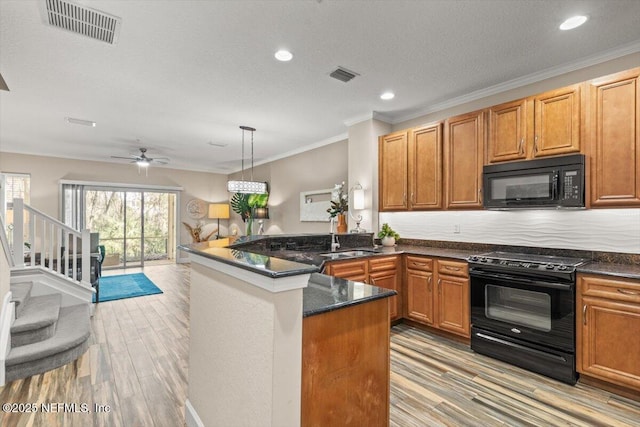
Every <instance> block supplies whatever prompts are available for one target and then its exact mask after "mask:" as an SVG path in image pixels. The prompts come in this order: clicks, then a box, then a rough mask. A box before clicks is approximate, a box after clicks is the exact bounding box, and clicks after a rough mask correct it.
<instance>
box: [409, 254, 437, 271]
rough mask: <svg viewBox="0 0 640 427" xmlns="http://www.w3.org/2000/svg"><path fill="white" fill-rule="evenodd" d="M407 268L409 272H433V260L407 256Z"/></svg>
mask: <svg viewBox="0 0 640 427" xmlns="http://www.w3.org/2000/svg"><path fill="white" fill-rule="evenodd" d="M407 268H408V269H410V270H421V271H433V259H431V258H426V257H421V256H412V255H407Z"/></svg>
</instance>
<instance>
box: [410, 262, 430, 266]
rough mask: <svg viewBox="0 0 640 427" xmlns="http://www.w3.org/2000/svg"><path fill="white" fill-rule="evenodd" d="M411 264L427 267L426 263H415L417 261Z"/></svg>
mask: <svg viewBox="0 0 640 427" xmlns="http://www.w3.org/2000/svg"><path fill="white" fill-rule="evenodd" d="M411 263H412V264H413V265H422V266H425V265H427V263H426V262H415V261H412V262H411Z"/></svg>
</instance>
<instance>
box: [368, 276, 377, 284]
mask: <svg viewBox="0 0 640 427" xmlns="http://www.w3.org/2000/svg"><path fill="white" fill-rule="evenodd" d="M369 279H371V284H372V285H373V286H378V285H376V279H374V278H373V277H369Z"/></svg>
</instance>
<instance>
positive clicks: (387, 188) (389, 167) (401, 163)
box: [378, 131, 409, 211]
mask: <svg viewBox="0 0 640 427" xmlns="http://www.w3.org/2000/svg"><path fill="white" fill-rule="evenodd" d="M407 144H408V132H407V131H402V132H396V133H392V134H389V135H383V136H381V137H380V138H379V141H378V179H379V191H380V201H379V209H380V210H381V211H388V210H405V209H407V208H408V207H409V204H408V201H407V174H408V156H407V153H408V147H407Z"/></svg>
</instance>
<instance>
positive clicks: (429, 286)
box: [427, 276, 431, 292]
mask: <svg viewBox="0 0 640 427" xmlns="http://www.w3.org/2000/svg"><path fill="white" fill-rule="evenodd" d="M427 285H428V287H427V290H428V291H429V292H431V276H429V279H427Z"/></svg>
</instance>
